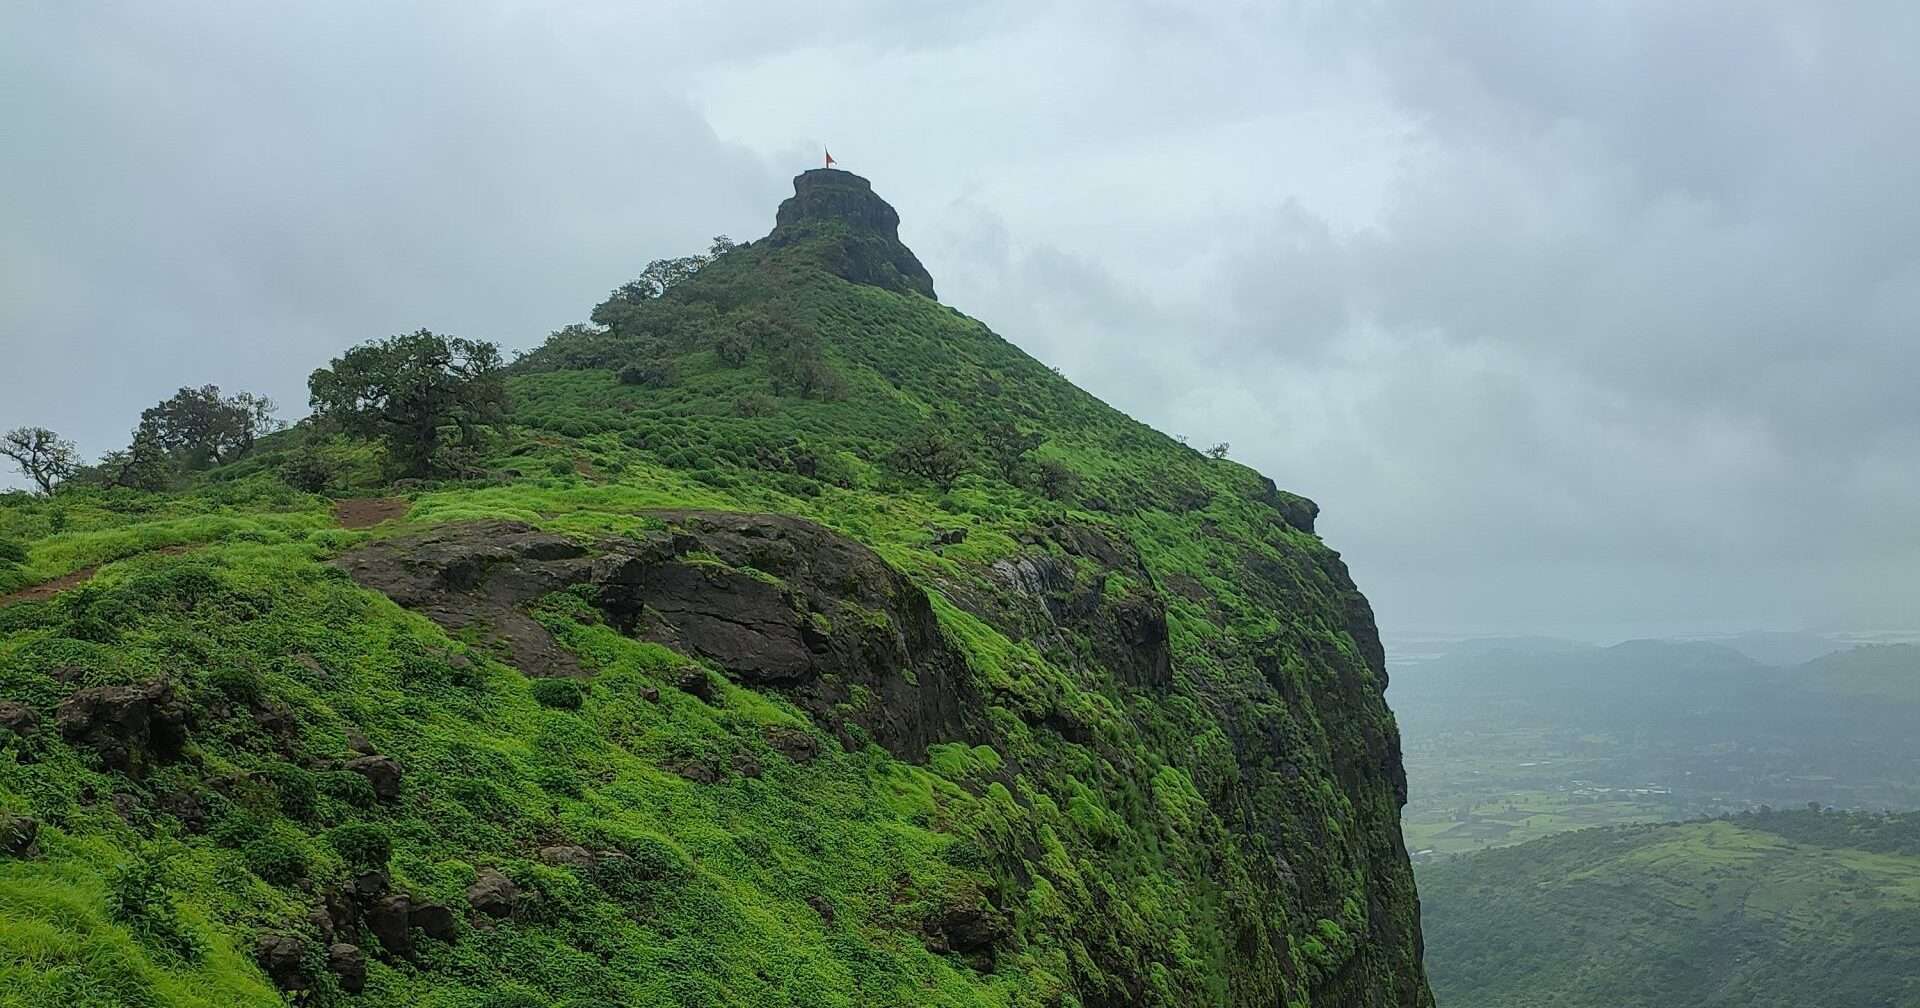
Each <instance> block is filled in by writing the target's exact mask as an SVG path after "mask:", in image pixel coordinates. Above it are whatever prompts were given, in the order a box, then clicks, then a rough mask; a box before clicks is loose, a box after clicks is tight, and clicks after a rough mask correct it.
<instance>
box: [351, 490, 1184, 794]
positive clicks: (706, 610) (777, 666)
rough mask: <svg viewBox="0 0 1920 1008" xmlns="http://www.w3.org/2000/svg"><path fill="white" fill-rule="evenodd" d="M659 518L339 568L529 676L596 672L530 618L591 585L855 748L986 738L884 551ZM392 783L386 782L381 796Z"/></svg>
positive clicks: (655, 633)
mask: <svg viewBox="0 0 1920 1008" xmlns="http://www.w3.org/2000/svg"><path fill="white" fill-rule="evenodd" d="M652 516H653V517H655V518H657V519H659V520H660V521H662V522H663V523H665V524H666V525H667V528H666V529H664V530H662V531H660V532H655V533H649V534H646V535H643V536H638V537H634V538H631V539H609V540H603V541H601V542H598V543H596V544H594V545H592V546H591V547H589V546H583V545H580V544H577V543H574V542H573V541H571V540H568V539H566V538H563V537H561V536H557V535H553V534H551V533H544V532H540V531H537V530H535V529H534V528H532V527H531V526H527V525H524V524H520V523H517V522H501V521H488V522H475V523H468V524H455V525H445V526H441V527H438V528H435V529H433V530H431V531H429V532H425V533H421V534H418V535H413V536H397V537H394V538H391V539H386V540H382V541H379V542H376V543H373V544H370V545H368V546H365V547H362V548H361V549H359V550H356V551H354V552H352V553H349V554H347V555H345V556H343V557H341V558H340V559H339V560H338V561H336V562H337V563H338V564H339V566H341V567H342V568H343V569H345V570H346V571H347V573H348V574H350V575H351V576H352V577H353V578H354V580H356V581H358V582H359V583H361V584H363V585H365V586H367V587H369V588H374V589H377V590H380V591H383V592H386V593H387V594H388V595H389V596H390V597H391V598H393V600H394V601H396V602H399V603H400V604H402V605H405V606H408V607H409V608H413V609H416V610H418V611H419V612H421V613H422V614H424V615H426V616H427V617H428V618H430V619H432V620H433V621H434V622H436V623H439V624H440V625H441V626H444V627H447V628H448V629H449V630H467V629H469V628H472V629H477V630H480V631H481V633H482V637H483V639H484V640H487V641H490V642H492V643H493V644H494V645H495V646H497V647H498V648H500V650H501V652H502V656H503V657H504V658H506V659H507V660H508V661H511V662H513V663H515V664H516V665H518V666H519V667H520V668H521V671H523V672H526V673H527V674H529V675H552V674H556V672H558V671H560V670H562V669H564V670H566V671H567V673H568V674H575V675H578V674H583V673H582V672H581V670H580V667H579V664H578V661H577V660H576V659H573V658H572V657H571V656H570V655H568V656H566V657H564V658H562V657H559V656H560V655H566V652H565V651H564V649H563V648H561V647H560V646H559V645H558V644H557V643H556V642H555V641H554V640H553V638H552V635H551V634H549V633H548V632H547V631H546V629H545V628H544V627H542V626H540V624H539V623H537V622H535V621H534V620H533V619H532V617H531V616H529V615H527V613H526V611H525V608H524V607H525V606H526V605H527V604H529V603H531V602H533V601H535V600H537V599H539V598H541V597H543V596H545V595H547V594H548V593H550V592H554V591H558V590H560V589H562V588H568V587H571V586H574V585H582V584H584V585H590V586H592V587H593V589H594V599H595V603H596V605H597V606H598V607H599V608H600V609H601V610H602V611H603V612H604V613H605V614H606V616H607V619H608V621H609V622H610V623H612V624H613V625H614V626H616V627H618V628H620V629H621V630H622V631H624V632H626V633H628V634H631V635H633V636H636V637H641V638H644V639H646V640H652V641H657V642H659V643H661V644H665V645H667V646H669V647H672V648H675V649H676V650H679V651H681V652H682V653H684V654H688V655H692V656H694V657H697V658H700V659H704V660H706V661H707V662H710V663H711V664H712V665H713V666H715V667H717V668H719V669H721V670H722V671H724V672H725V673H726V674H727V676H728V677H729V678H731V679H733V680H734V681H735V682H739V683H741V684H744V685H748V686H754V687H764V688H770V689H777V690H779V691H781V692H782V693H784V694H785V695H787V696H788V697H789V698H791V699H792V700H793V701H794V702H795V703H797V704H799V705H800V706H801V707H802V708H804V709H806V710H808V711H810V712H812V713H814V714H815V715H816V716H817V717H819V718H820V719H821V720H822V721H823V722H825V723H827V724H831V725H837V726H839V730H840V732H841V735H842V737H843V739H845V740H847V741H849V742H851V741H852V739H853V738H854V735H853V734H851V729H853V728H858V729H859V730H860V733H861V734H863V735H865V736H866V737H871V738H872V739H874V740H875V741H877V742H879V743H880V744H881V745H883V746H885V747H887V748H888V749H890V750H892V751H894V752H896V753H898V754H900V755H902V756H905V757H906V758H909V759H919V758H920V757H921V756H922V755H923V754H924V752H925V750H926V747H927V746H928V745H929V744H931V743H933V742H938V741H951V740H956V739H961V740H964V739H976V740H977V739H980V738H983V737H984V734H983V732H984V729H983V728H982V726H981V724H980V723H979V721H978V720H977V718H978V717H979V712H980V711H981V709H982V707H983V706H984V705H983V704H981V703H979V702H978V698H977V697H975V696H974V693H973V690H974V686H973V684H972V682H971V679H970V677H969V676H968V675H967V674H966V662H965V659H963V658H962V657H961V656H960V655H959V653H958V652H957V651H955V650H954V648H953V646H952V645H951V644H950V643H949V642H948V641H947V640H946V638H945V637H944V636H943V635H942V634H941V633H940V629H939V626H938V623H937V621H936V620H935V618H934V615H933V607H932V604H931V603H930V602H929V600H928V599H927V596H926V593H925V592H924V591H923V590H921V589H920V588H918V587H916V586H915V585H913V584H912V583H911V582H910V581H908V580H907V579H906V578H904V577H902V576H901V575H900V574H899V572H897V571H895V570H894V569H893V568H892V567H890V566H888V565H887V563H886V562H885V561H884V560H882V559H881V558H880V556H879V555H878V554H876V553H874V552H873V551H872V550H871V549H868V548H867V547H865V546H862V545H860V544H859V543H857V542H854V541H853V540H851V539H849V538H847V537H845V536H843V535H840V534H838V533H836V532H833V531H831V530H828V529H826V528H823V527H821V526H819V525H816V524H814V523H812V522H809V521H804V520H802V519H798V518H790V517H784V516H778V515H750V514H729V513H720V512H702V511H661V512H655V513H653V515H652ZM1162 636H1163V637H1164V634H1162ZM1151 660H1154V661H1159V660H1163V659H1151ZM707 675H708V674H707V673H706V672H705V671H704V670H702V669H699V668H693V669H689V670H687V671H686V672H685V673H684V674H683V675H682V676H681V677H680V678H679V680H678V681H677V682H676V685H678V686H679V687H680V688H681V689H683V690H685V691H686V692H688V693H691V694H693V695H695V696H697V697H700V698H701V699H703V700H711V699H712V698H713V694H712V692H711V682H710V680H709V679H708V678H707ZM376 759H380V757H365V758H362V759H360V760H356V761H354V764H353V765H352V766H351V767H350V768H352V769H356V770H360V769H362V768H361V766H360V764H363V763H369V762H370V761H373V760H376ZM362 772H366V771H365V770H362ZM369 779H370V780H372V779H374V775H372V774H369ZM392 779H393V781H394V785H393V787H394V788H397V773H396V774H394V775H393V778H392ZM385 781H386V778H384V777H383V778H382V779H380V780H375V787H376V790H377V791H380V792H381V794H382V797H388V791H386V790H382V785H383V784H384V783H385ZM394 793H397V791H396V792H394Z"/></svg>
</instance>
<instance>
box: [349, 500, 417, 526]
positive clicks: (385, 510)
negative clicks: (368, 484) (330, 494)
mask: <svg viewBox="0 0 1920 1008" xmlns="http://www.w3.org/2000/svg"><path fill="white" fill-rule="evenodd" d="M412 509H413V502H412V501H410V500H407V499H406V498H404V497H356V498H353V499H351V500H343V501H335V502H334V503H333V520H334V521H337V522H339V523H340V527H341V528H350V529H363V528H372V527H374V526H375V525H378V524H380V523H381V522H383V521H387V520H389V519H393V518H399V517H401V516H402V515H405V514H406V513H407V512H408V511H410V510H412Z"/></svg>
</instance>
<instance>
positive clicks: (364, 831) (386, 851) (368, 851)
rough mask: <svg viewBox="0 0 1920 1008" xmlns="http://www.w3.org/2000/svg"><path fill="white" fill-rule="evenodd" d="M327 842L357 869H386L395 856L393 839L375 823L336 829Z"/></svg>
mask: <svg viewBox="0 0 1920 1008" xmlns="http://www.w3.org/2000/svg"><path fill="white" fill-rule="evenodd" d="M327 842H328V843H331V844H333V849H334V850H337V851H339V852H340V857H341V858H342V859H344V860H345V861H346V862H347V864H349V865H352V866H353V867H355V868H384V867H386V864H387V859H388V858H390V857H392V856H393V839H392V838H391V837H389V836H387V831H386V830H384V829H381V828H380V827H379V826H376V825H374V824H373V823H365V822H354V823H347V824H346V825H344V826H339V827H335V828H334V830H333V831H332V832H330V833H328V834H327Z"/></svg>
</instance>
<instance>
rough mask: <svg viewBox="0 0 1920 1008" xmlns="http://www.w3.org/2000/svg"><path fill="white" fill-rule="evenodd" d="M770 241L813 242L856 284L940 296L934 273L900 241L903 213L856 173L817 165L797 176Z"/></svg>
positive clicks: (828, 262)
mask: <svg viewBox="0 0 1920 1008" xmlns="http://www.w3.org/2000/svg"><path fill="white" fill-rule="evenodd" d="M767 241H768V242H769V243H771V244H772V245H773V246H775V247H776V248H777V247H780V246H784V245H799V244H807V245H811V246H813V249H814V251H815V252H816V254H818V255H820V256H821V257H822V259H823V264H824V265H825V266H826V267H827V269H828V270H830V271H831V272H833V273H836V274H838V275H839V276H841V277H843V278H845V279H847V280H851V281H853V282H854V283H863V284H872V285H873V286H876V287H885V288H887V289H888V290H897V291H903V292H904V291H914V292H916V293H920V294H925V295H926V296H928V297H934V296H935V295H934V293H933V276H932V274H929V273H928V272H927V268H926V267H925V266H922V265H921V264H920V260H919V259H918V258H916V257H915V256H914V254H913V252H912V250H910V249H908V248H907V247H906V246H905V245H903V244H901V243H900V215H899V214H898V213H896V212H894V209H893V207H891V206H889V205H887V201H886V200H883V199H881V198H880V197H879V196H877V195H875V194H874V192H873V185H872V184H871V183H869V182H868V181H867V180H866V179H863V178H861V177H860V176H858V175H855V174H853V173H852V172H844V171H836V170H835V169H832V168H815V169H814V170H812V171H809V172H803V173H801V174H800V175H797V176H795V177H794V180H793V195H792V196H791V197H789V198H788V199H787V201H786V202H784V203H782V204H780V210H779V214H778V215H777V216H776V217H775V219H774V228H773V233H772V234H770V235H768V236H767Z"/></svg>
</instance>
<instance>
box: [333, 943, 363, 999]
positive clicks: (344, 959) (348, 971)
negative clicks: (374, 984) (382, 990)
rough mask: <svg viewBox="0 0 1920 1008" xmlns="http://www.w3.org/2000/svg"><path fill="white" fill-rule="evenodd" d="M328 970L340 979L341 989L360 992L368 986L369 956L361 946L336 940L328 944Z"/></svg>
mask: <svg viewBox="0 0 1920 1008" xmlns="http://www.w3.org/2000/svg"><path fill="white" fill-rule="evenodd" d="M327 972H329V973H332V974H333V975H334V976H335V977H336V978H338V979H339V981H340V989H341V990H343V991H346V992H347V993H348V994H358V993H360V992H361V991H363V990H365V989H366V987H367V956H366V953H364V952H362V951H360V946H358V945H349V944H347V943H346V942H334V943H333V944H332V945H329V946H327Z"/></svg>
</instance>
